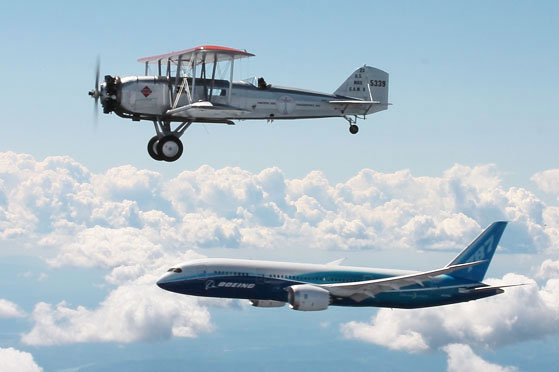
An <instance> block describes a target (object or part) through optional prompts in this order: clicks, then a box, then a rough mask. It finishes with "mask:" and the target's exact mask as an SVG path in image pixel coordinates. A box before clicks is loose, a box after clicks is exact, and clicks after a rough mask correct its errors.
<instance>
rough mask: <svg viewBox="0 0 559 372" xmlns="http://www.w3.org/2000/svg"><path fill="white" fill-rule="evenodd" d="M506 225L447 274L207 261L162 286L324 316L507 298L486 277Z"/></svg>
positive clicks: (179, 268) (490, 231)
mask: <svg viewBox="0 0 559 372" xmlns="http://www.w3.org/2000/svg"><path fill="white" fill-rule="evenodd" d="M506 225H507V223H506V222H494V223H493V224H491V226H489V227H488V228H487V229H486V230H485V231H483V232H482V233H481V234H480V235H479V236H478V237H477V238H476V239H475V240H474V241H473V242H472V243H471V244H470V245H469V246H468V247H466V248H465V249H464V250H463V251H462V252H461V253H460V254H459V255H458V256H456V258H454V259H453V260H452V261H451V262H450V263H449V264H448V265H446V266H445V267H443V268H440V269H436V270H431V271H425V272H411V271H403V270H386V269H371V268H363V267H349V266H340V265H339V264H340V262H341V261H340V260H338V261H334V262H331V263H330V264H326V265H314V264H301V263H287V262H271V261H253V260H239V259H217V258H208V259H200V260H194V261H190V262H186V263H183V264H181V265H175V266H173V267H172V268H171V269H170V270H169V271H168V272H167V273H166V274H165V275H163V277H162V278H161V279H159V281H158V282H157V285H158V286H159V287H161V288H163V289H165V290H168V291H171V292H176V293H182V294H186V295H194V296H205V297H223V298H239V299H248V300H250V302H251V303H252V305H253V306H258V307H280V306H284V305H285V304H286V303H287V304H289V307H290V308H292V309H294V310H302V311H314V310H325V309H327V308H328V306H378V307H391V308H407V309H411V308H419V307H429V306H439V305H447V304H453V303H457V302H465V301H472V300H477V299H480V298H484V297H489V296H494V295H497V294H500V293H503V292H504V290H503V288H505V287H509V286H515V285H519V284H511V285H504V286H489V285H487V284H484V283H483V282H482V281H483V278H484V277H485V273H486V272H487V269H488V267H489V263H490V262H491V259H492V258H493V254H494V253H495V250H496V249H497V245H498V243H499V240H500V239H501V235H502V234H503V231H504V230H505V227H506Z"/></svg>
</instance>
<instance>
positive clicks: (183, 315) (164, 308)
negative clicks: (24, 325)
mask: <svg viewBox="0 0 559 372" xmlns="http://www.w3.org/2000/svg"><path fill="white" fill-rule="evenodd" d="M145 279H147V278H144V280H145ZM154 282H155V278H154V277H151V278H150V280H146V283H139V282H134V283H128V284H124V285H121V286H119V287H118V288H117V289H115V290H113V291H112V292H111V293H110V294H109V296H108V297H107V298H106V299H105V300H103V302H101V304H100V305H99V306H98V307H97V308H95V309H88V308H85V307H83V306H77V307H71V306H69V305H68V304H66V303H65V302H61V303H59V304H57V305H56V306H52V305H50V304H47V303H44V302H40V303H38V304H37V305H35V309H34V310H33V313H32V315H31V318H32V320H33V321H34V325H33V328H32V329H31V330H30V331H29V332H28V333H26V334H24V335H22V337H21V341H22V342H23V343H25V344H28V345H60V344H68V343H83V342H118V343H130V342H138V341H153V340H163V339H168V338H170V337H172V336H174V337H196V336H197V335H198V334H199V333H203V332H210V331H212V329H213V327H212V324H211V321H210V313H209V312H208V310H207V309H206V308H205V307H203V306H200V305H199V303H198V301H197V300H196V298H194V297H188V296H180V295H176V294H172V293H169V292H165V291H162V290H161V289H159V288H157V287H156V286H155V284H154Z"/></svg>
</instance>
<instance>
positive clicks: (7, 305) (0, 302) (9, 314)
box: [0, 298, 24, 318]
mask: <svg viewBox="0 0 559 372" xmlns="http://www.w3.org/2000/svg"><path fill="white" fill-rule="evenodd" d="M23 316H24V313H23V311H22V310H21V309H20V308H19V306H17V305H16V304H15V303H13V302H11V301H8V300H5V299H3V298H0V318H20V317H23Z"/></svg>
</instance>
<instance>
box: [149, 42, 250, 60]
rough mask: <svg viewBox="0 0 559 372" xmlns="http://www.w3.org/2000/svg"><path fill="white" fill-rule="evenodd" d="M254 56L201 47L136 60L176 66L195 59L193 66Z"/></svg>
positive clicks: (226, 48)
mask: <svg viewBox="0 0 559 372" xmlns="http://www.w3.org/2000/svg"><path fill="white" fill-rule="evenodd" d="M209 55H211V56H212V58H211V59H209V58H208V56H209ZM253 56H254V54H252V53H248V52H247V51H246V50H240V49H234V48H228V47H223V46H217V45H202V46H198V47H195V48H190V49H185V50H181V51H178V52H171V53H166V54H160V55H157V56H151V57H143V58H140V59H138V62H140V63H148V64H157V63H161V64H165V63H167V62H168V61H170V62H171V63H172V64H177V63H178V61H179V58H180V59H181V60H182V61H183V62H189V63H190V62H191V61H192V58H195V59H196V60H195V61H194V62H195V64H201V63H203V62H208V63H213V62H222V61H230V60H231V59H241V58H248V57H253Z"/></svg>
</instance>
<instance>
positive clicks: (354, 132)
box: [349, 124, 359, 134]
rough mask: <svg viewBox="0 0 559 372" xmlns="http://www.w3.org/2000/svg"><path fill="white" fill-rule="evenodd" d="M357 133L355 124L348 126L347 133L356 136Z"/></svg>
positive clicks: (357, 128) (357, 129)
mask: <svg viewBox="0 0 559 372" xmlns="http://www.w3.org/2000/svg"><path fill="white" fill-rule="evenodd" d="M357 132H359V127H358V126H357V125H355V124H351V125H350V126H349V133H351V134H356V133H357Z"/></svg>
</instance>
